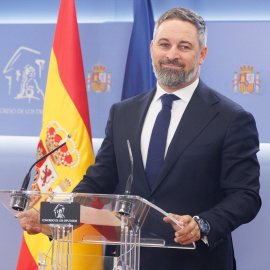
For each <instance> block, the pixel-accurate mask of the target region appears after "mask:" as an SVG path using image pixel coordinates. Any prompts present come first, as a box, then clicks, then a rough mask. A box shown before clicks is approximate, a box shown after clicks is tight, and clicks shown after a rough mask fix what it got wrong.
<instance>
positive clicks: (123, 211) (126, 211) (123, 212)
mask: <svg viewBox="0 0 270 270" xmlns="http://www.w3.org/2000/svg"><path fill="white" fill-rule="evenodd" d="M127 146H128V153H129V160H130V175H129V177H128V180H127V183H126V188H125V192H124V195H130V194H131V188H132V183H133V156H132V151H131V147H130V143H129V140H127ZM133 206H134V204H133V202H132V201H130V200H128V199H123V200H119V201H116V204H115V213H116V214H117V215H118V216H129V217H130V216H131V214H132V210H133Z"/></svg>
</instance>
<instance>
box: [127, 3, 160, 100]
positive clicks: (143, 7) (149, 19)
mask: <svg viewBox="0 0 270 270" xmlns="http://www.w3.org/2000/svg"><path fill="white" fill-rule="evenodd" d="M133 1H134V2H133V5H134V23H133V29H132V33H131V38H130V44H129V50H128V56H127V63H126V71H125V77H124V83H123V91H122V100H123V99H126V98H129V97H133V96H136V95H138V94H141V93H143V92H146V91H147V90H149V89H151V88H153V87H154V86H155V85H156V78H155V75H154V73H153V69H152V62H151V56H150V43H151V40H152V38H153V30H154V24H155V22H154V16H153V11H152V5H151V0H133Z"/></svg>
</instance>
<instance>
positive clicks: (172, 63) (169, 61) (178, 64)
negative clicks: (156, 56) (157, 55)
mask: <svg viewBox="0 0 270 270" xmlns="http://www.w3.org/2000/svg"><path fill="white" fill-rule="evenodd" d="M159 63H160V65H162V64H171V65H175V66H179V67H182V68H185V67H186V65H185V64H183V63H181V62H179V61H177V60H169V59H168V60H161V61H160V62H159Z"/></svg>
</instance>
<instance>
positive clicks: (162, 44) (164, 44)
mask: <svg viewBox="0 0 270 270" xmlns="http://www.w3.org/2000/svg"><path fill="white" fill-rule="evenodd" d="M160 46H161V47H168V46H169V44H167V43H161V44H160Z"/></svg>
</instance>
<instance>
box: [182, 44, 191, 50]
mask: <svg viewBox="0 0 270 270" xmlns="http://www.w3.org/2000/svg"><path fill="white" fill-rule="evenodd" d="M180 48H181V49H182V50H189V49H190V48H189V46H184V45H182V46H180Z"/></svg>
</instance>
